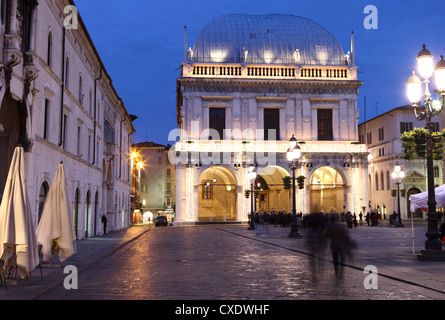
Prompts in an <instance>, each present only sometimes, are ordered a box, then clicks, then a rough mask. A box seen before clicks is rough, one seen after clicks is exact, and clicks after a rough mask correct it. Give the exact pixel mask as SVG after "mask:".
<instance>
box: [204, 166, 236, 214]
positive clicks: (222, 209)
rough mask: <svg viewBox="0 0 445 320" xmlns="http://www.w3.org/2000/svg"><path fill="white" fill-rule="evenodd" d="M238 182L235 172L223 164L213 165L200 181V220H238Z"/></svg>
mask: <svg viewBox="0 0 445 320" xmlns="http://www.w3.org/2000/svg"><path fill="white" fill-rule="evenodd" d="M236 203H237V183H236V179H235V176H234V175H233V173H232V172H231V171H230V170H229V169H227V168H225V167H223V166H212V167H210V168H208V169H206V170H204V172H203V173H202V174H201V176H200V177H199V182H198V220H199V222H223V221H227V222H228V221H236V219H237V205H236Z"/></svg>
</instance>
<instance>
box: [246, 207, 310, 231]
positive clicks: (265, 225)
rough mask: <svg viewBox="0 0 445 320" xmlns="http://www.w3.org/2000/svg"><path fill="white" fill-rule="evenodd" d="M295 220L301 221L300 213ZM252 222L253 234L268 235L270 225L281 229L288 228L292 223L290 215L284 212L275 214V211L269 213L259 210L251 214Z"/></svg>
mask: <svg viewBox="0 0 445 320" xmlns="http://www.w3.org/2000/svg"><path fill="white" fill-rule="evenodd" d="M251 218H252V217H251ZM297 219H298V220H301V213H300V214H298V215H297ZM253 222H254V225H255V234H257V235H261V234H268V233H269V226H271V225H274V226H275V227H278V226H280V227H282V228H286V227H289V226H290V225H291V223H292V214H291V213H289V212H286V210H281V211H278V212H276V211H275V209H272V210H271V211H270V212H269V211H268V210H265V211H262V210H259V211H258V212H255V213H253Z"/></svg>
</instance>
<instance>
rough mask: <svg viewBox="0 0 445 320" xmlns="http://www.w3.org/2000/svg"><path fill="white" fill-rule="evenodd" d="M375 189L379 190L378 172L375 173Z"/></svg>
mask: <svg viewBox="0 0 445 320" xmlns="http://www.w3.org/2000/svg"><path fill="white" fill-rule="evenodd" d="M375 191H379V174H378V173H377V172H376V173H375Z"/></svg>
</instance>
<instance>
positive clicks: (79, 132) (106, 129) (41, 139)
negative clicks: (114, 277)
mask: <svg viewBox="0 0 445 320" xmlns="http://www.w3.org/2000/svg"><path fill="white" fill-rule="evenodd" d="M73 5H74V3H73V1H68V0H63V1H62V0H61V1H51V0H41V1H35V0H29V1H21V0H8V1H2V2H1V19H0V52H1V55H0V66H1V74H0V103H1V104H0V197H1V193H3V190H4V186H5V180H6V175H7V174H8V169H9V165H10V162H11V158H12V154H13V151H14V148H15V147H16V146H17V144H18V143H20V144H21V145H22V146H23V147H24V149H25V151H26V152H25V167H26V186H27V190H28V192H29V197H30V200H31V207H32V210H33V218H34V223H35V225H36V227H37V225H38V222H39V218H40V214H41V210H42V208H43V203H44V201H45V197H46V195H47V193H48V191H49V187H50V185H51V182H52V179H53V177H54V174H55V173H56V168H57V165H58V164H59V163H60V162H61V161H63V164H64V167H65V172H66V176H67V180H68V187H69V190H68V195H69V200H70V202H71V207H72V214H73V221H74V226H75V232H76V235H77V238H78V239H82V238H85V237H90V236H94V235H96V234H101V233H103V228H102V225H101V216H102V215H103V214H105V215H106V216H107V217H108V229H109V230H110V231H113V230H118V229H122V228H126V227H128V226H129V222H130V212H129V211H130V210H129V208H130V201H129V198H130V166H129V158H128V154H129V152H130V146H131V144H132V138H131V135H132V134H133V133H134V127H133V124H132V118H131V116H130V115H129V114H128V112H127V110H126V108H125V106H124V103H123V101H122V99H121V98H120V97H119V95H118V94H117V92H116V90H115V88H114V87H113V85H112V79H111V78H110V76H109V75H108V73H107V71H106V69H105V66H104V64H103V63H102V60H101V58H100V56H99V54H98V52H97V50H96V48H95V46H94V43H93V41H92V40H91V37H90V35H89V34H88V31H87V29H86V27H85V25H84V23H83V21H82V19H81V18H80V16H79V17H78V19H68V20H70V21H71V22H77V25H72V24H71V25H70V26H65V24H64V21H65V18H66V17H67V16H68V14H67V13H65V12H64V10H65V8H67V9H70V8H72V7H67V6H73ZM68 11H69V14H75V12H74V11H73V10H71V9H70V10H68Z"/></svg>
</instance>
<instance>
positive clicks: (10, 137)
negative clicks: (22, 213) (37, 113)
mask: <svg viewBox="0 0 445 320" xmlns="http://www.w3.org/2000/svg"><path fill="white" fill-rule="evenodd" d="M27 114H28V113H27V109H26V105H25V104H24V103H22V102H18V101H15V100H14V99H13V97H12V96H11V94H10V93H5V95H4V97H3V100H2V103H1V105H0V168H3V170H0V192H1V193H0V198H1V197H2V194H3V190H4V188H5V183H6V178H7V176H8V171H9V167H10V165H11V160H12V155H13V154H14V149H15V147H16V146H17V145H18V144H19V143H20V144H22V146H23V147H24V149H25V151H28V147H29V146H28V143H27V140H28V139H27V138H26V137H27V136H26V121H27Z"/></svg>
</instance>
